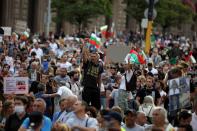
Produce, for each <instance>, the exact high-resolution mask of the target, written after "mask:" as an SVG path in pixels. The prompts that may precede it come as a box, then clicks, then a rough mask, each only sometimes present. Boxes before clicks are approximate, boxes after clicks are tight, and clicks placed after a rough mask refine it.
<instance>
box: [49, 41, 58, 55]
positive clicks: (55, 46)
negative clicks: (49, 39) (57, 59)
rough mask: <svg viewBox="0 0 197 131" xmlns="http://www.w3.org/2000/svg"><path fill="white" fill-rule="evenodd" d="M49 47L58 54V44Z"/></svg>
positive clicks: (51, 44)
mask: <svg viewBox="0 0 197 131" xmlns="http://www.w3.org/2000/svg"><path fill="white" fill-rule="evenodd" d="M49 46H50V47H51V50H52V51H53V52H54V53H55V54H56V53H57V49H58V46H57V44H56V43H50V44H49Z"/></svg>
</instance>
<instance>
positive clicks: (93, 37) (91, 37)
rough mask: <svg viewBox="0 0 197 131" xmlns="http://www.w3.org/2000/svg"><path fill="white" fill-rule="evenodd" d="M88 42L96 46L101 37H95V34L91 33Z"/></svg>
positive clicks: (98, 44) (99, 43)
mask: <svg viewBox="0 0 197 131" xmlns="http://www.w3.org/2000/svg"><path fill="white" fill-rule="evenodd" d="M89 43H90V44H91V45H94V46H95V47H96V48H100V46H101V38H99V37H97V36H96V34H94V33H92V34H91V36H90V39H89Z"/></svg>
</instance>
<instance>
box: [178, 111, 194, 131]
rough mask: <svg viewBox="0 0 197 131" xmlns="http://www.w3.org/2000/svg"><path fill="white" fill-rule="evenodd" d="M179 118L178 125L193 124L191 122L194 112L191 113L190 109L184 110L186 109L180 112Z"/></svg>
mask: <svg viewBox="0 0 197 131" xmlns="http://www.w3.org/2000/svg"><path fill="white" fill-rule="evenodd" d="M178 120H179V125H178V127H181V126H191V125H190V123H191V121H192V114H191V113H189V111H188V110H184V111H182V112H180V114H179V115H178ZM191 128H192V126H191Z"/></svg>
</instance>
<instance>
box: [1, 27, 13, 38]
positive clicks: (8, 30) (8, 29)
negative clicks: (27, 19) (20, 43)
mask: <svg viewBox="0 0 197 131" xmlns="http://www.w3.org/2000/svg"><path fill="white" fill-rule="evenodd" d="M1 28H2V29H3V30H4V36H11V34H12V27H1Z"/></svg>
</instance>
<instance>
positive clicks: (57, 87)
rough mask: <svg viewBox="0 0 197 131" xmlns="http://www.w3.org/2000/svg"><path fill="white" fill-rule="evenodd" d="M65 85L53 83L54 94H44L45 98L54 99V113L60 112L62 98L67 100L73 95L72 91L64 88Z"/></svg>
mask: <svg viewBox="0 0 197 131" xmlns="http://www.w3.org/2000/svg"><path fill="white" fill-rule="evenodd" d="M64 84H65V83H59V84H58V82H56V81H53V87H52V88H53V92H55V93H52V94H44V95H43V97H45V98H54V112H57V111H59V110H60V109H59V100H60V99H62V98H66V97H68V96H71V95H73V93H72V91H71V90H70V89H69V88H68V87H66V86H64Z"/></svg>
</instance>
